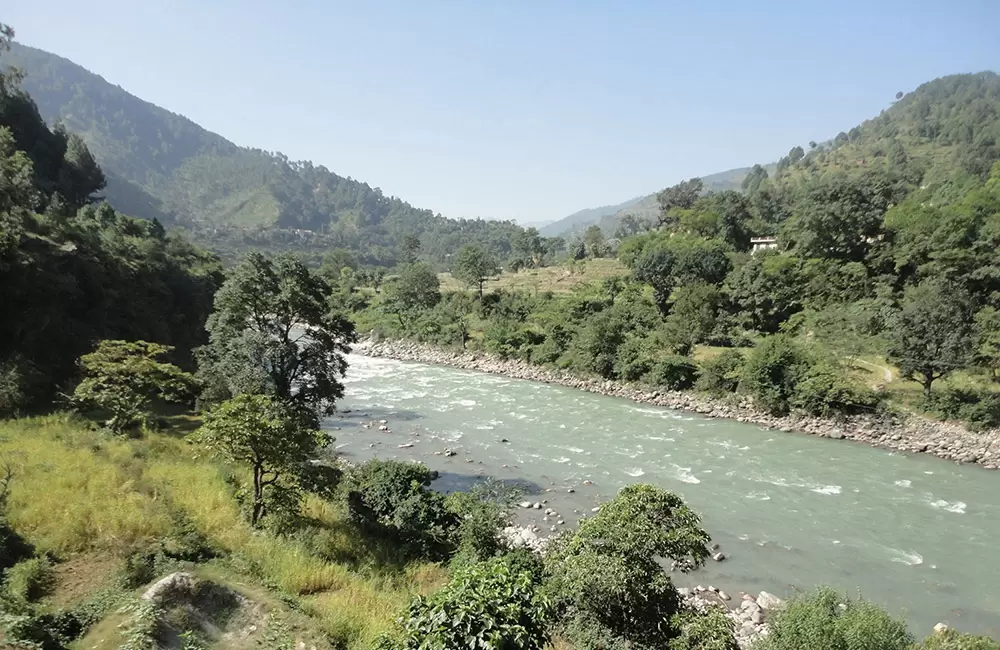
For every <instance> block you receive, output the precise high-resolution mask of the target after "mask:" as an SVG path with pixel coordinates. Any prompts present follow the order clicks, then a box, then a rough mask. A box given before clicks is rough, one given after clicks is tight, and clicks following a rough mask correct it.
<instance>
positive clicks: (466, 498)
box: [445, 481, 516, 567]
mask: <svg viewBox="0 0 1000 650" xmlns="http://www.w3.org/2000/svg"><path fill="white" fill-rule="evenodd" d="M515 494H516V493H515V491H513V490H511V489H509V488H507V487H506V486H505V485H503V484H502V483H500V482H499V481H488V482H485V483H480V484H477V485H476V486H475V487H474V488H473V489H472V490H471V491H469V492H455V493H453V494H450V495H448V497H447V498H446V499H445V505H446V506H447V508H448V510H449V511H450V512H451V513H452V514H454V515H455V520H456V521H457V525H456V528H455V530H454V533H453V534H452V537H453V540H454V542H453V543H454V545H455V548H456V551H455V556H454V557H453V558H452V566H454V567H462V566H467V565H470V564H475V563H477V562H482V561H485V560H488V559H490V558H492V557H494V556H497V555H500V554H501V553H503V552H504V551H505V550H507V546H506V544H505V543H504V541H503V540H502V539H501V537H500V531H501V530H503V527H504V526H505V525H506V523H507V518H508V516H509V515H510V509H511V507H512V506H513V503H514V499H515Z"/></svg>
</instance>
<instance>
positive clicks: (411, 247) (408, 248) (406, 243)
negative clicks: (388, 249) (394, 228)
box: [399, 235, 420, 265]
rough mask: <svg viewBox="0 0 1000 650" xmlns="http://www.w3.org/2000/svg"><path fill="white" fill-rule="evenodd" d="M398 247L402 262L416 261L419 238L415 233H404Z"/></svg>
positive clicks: (406, 263)
mask: <svg viewBox="0 0 1000 650" xmlns="http://www.w3.org/2000/svg"><path fill="white" fill-rule="evenodd" d="M399 248H400V259H401V260H402V262H403V264H405V265H409V264H413V263H414V262H416V261H417V256H418V255H420V238H419V237H417V236H416V235H404V236H403V241H402V243H401V244H400V246H399Z"/></svg>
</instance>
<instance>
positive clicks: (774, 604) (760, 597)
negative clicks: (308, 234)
mask: <svg viewBox="0 0 1000 650" xmlns="http://www.w3.org/2000/svg"><path fill="white" fill-rule="evenodd" d="M757 604H758V605H760V606H761V607H763V608H764V609H767V610H774V609H778V608H779V607H781V606H782V605H784V604H785V601H783V600H781V599H780V598H778V597H777V596H775V595H774V594H769V593H768V592H766V591H762V592H760V593H759V594H757Z"/></svg>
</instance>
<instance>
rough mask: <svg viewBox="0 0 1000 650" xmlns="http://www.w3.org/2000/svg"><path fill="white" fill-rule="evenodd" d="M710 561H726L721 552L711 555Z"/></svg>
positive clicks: (724, 555)
mask: <svg viewBox="0 0 1000 650" xmlns="http://www.w3.org/2000/svg"><path fill="white" fill-rule="evenodd" d="M712 559H713V560H715V561H716V562H722V561H723V560H725V559H726V554H725V553H722V552H719V553H715V554H713V555H712Z"/></svg>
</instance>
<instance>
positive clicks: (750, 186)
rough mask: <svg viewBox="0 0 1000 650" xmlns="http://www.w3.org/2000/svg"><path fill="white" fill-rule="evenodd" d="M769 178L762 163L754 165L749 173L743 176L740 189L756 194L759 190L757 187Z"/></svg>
mask: <svg viewBox="0 0 1000 650" xmlns="http://www.w3.org/2000/svg"><path fill="white" fill-rule="evenodd" d="M766 180H767V170H766V169H764V168H763V167H761V166H760V165H754V166H753V167H751V168H750V171H748V172H747V175H746V176H744V177H743V181H742V182H741V183H740V189H742V190H743V191H744V192H745V193H747V194H754V193H756V192H757V188H759V187H760V184H761V183H763V182H764V181H766Z"/></svg>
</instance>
